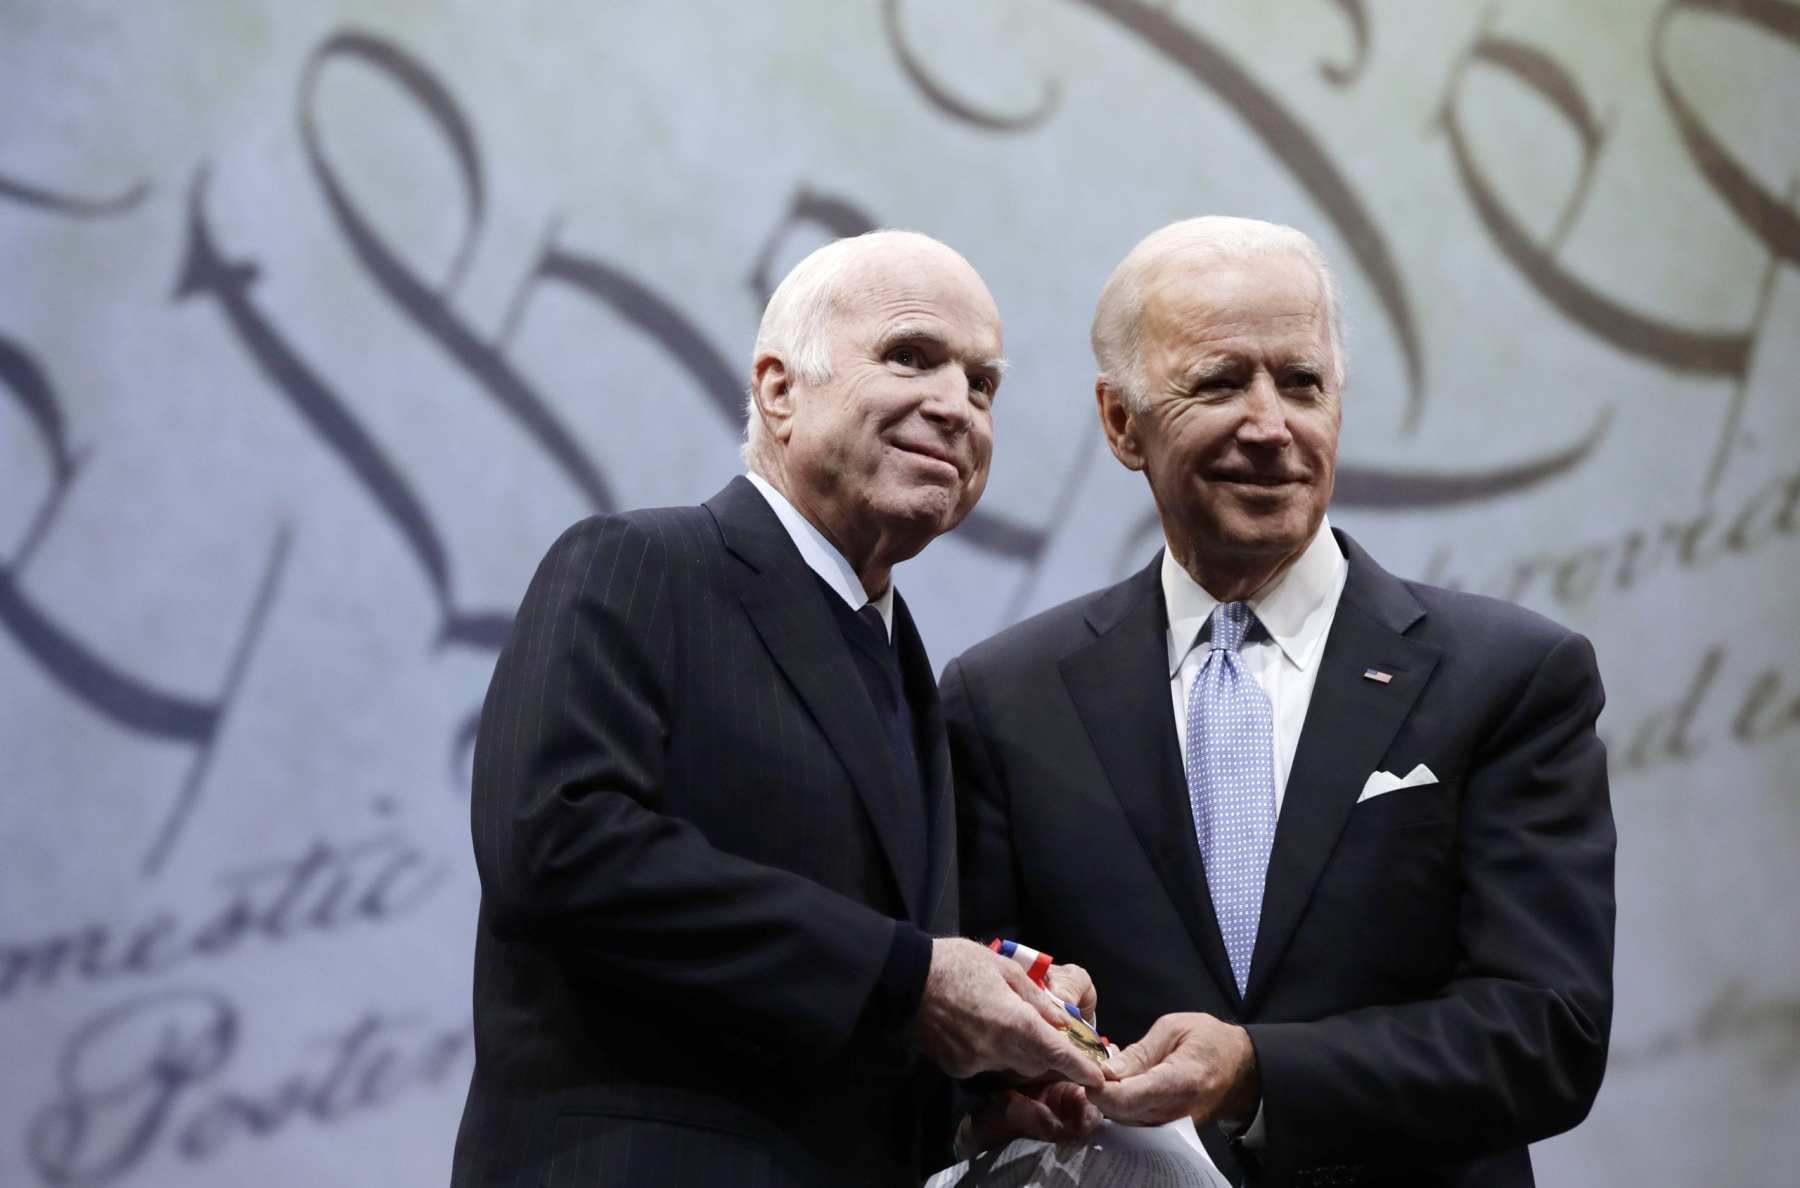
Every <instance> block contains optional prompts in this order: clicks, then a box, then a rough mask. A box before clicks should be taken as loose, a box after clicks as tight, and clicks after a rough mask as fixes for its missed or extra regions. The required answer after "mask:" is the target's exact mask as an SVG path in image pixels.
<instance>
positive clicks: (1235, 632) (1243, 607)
mask: <svg viewBox="0 0 1800 1188" xmlns="http://www.w3.org/2000/svg"><path fill="white" fill-rule="evenodd" d="M1255 622H1256V615H1255V614H1254V613H1253V612H1252V611H1251V610H1250V604H1249V603H1248V602H1221V603H1220V604H1219V605H1218V606H1216V607H1214V608H1213V613H1212V646H1213V648H1214V649H1215V650H1217V651H1222V652H1235V651H1237V650H1238V649H1239V648H1240V647H1242V646H1243V644H1244V637H1245V636H1246V635H1248V634H1249V633H1250V628H1251V626H1252V625H1253V624H1255Z"/></svg>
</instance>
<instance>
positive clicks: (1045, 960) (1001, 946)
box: [988, 937, 1051, 990]
mask: <svg viewBox="0 0 1800 1188" xmlns="http://www.w3.org/2000/svg"><path fill="white" fill-rule="evenodd" d="M988 948H990V949H992V950H993V951H994V952H996V953H998V954H1000V956H1002V957H1009V958H1011V959H1012V960H1014V961H1016V962H1018V963H1019V965H1020V966H1022V967H1023V968H1024V970H1025V976H1026V977H1028V978H1030V979H1031V980H1032V981H1033V982H1035V983H1037V984H1038V985H1039V986H1042V987H1043V988H1044V989H1046V990H1048V989H1049V988H1050V987H1049V986H1047V985H1045V983H1044V977H1045V975H1047V974H1048V973H1049V972H1050V960H1051V958H1050V954H1048V953H1040V952H1038V951H1037V950H1036V949H1034V948H1032V947H1031V946H1030V945H1022V944H1020V943H1019V942H1018V941H1009V940H1004V939H1002V938H1000V937H995V938H994V939H993V940H992V941H990V942H988Z"/></svg>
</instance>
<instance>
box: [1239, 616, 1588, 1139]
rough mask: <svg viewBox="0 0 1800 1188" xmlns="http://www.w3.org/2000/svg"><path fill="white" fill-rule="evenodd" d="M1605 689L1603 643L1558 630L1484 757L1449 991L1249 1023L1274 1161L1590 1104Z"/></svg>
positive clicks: (1533, 1128)
mask: <svg viewBox="0 0 1800 1188" xmlns="http://www.w3.org/2000/svg"><path fill="white" fill-rule="evenodd" d="M1426 696H1427V697H1429V696H1430V691H1429V690H1427V692H1426ZM1603 700H1604V695H1603V693H1602V691H1601V686H1600V677H1599V673H1598V671H1597V669H1596V667H1595V663H1594V654H1593V649H1592V648H1591V646H1590V645H1589V644H1588V642H1587V640H1586V639H1584V638H1582V637H1581V636H1579V635H1572V634H1570V635H1564V636H1562V637H1561V638H1560V639H1559V640H1558V641H1557V642H1556V643H1555V644H1553V645H1552V646H1551V647H1550V648H1549V650H1548V652H1547V653H1546V655H1545V656H1544V658H1543V660H1542V661H1541V662H1540V664H1539V665H1538V667H1537V670H1536V672H1535V673H1534V674H1533V675H1532V676H1531V678H1530V679H1529V681H1528V682H1527V683H1526V684H1525V686H1524V687H1523V688H1522V689H1520V690H1518V691H1517V694H1516V700H1515V701H1514V702H1513V705H1512V708H1511V710H1510V711H1509V712H1507V713H1505V714H1504V715H1503V717H1502V718H1501V724H1500V725H1499V727H1498V728H1497V729H1496V730H1495V731H1494V732H1493V734H1492V735H1491V737H1490V739H1489V741H1488V743H1487V744H1486V745H1485V746H1484V747H1483V748H1482V749H1481V751H1480V753H1479V754H1478V755H1477V756H1476V757H1475V759H1474V761H1473V764H1472V766H1471V768H1470V770H1469V774H1468V777H1467V782H1466V786H1465V788H1464V792H1463V798H1462V808H1461V818H1460V824H1459V842H1458V844H1459V848H1460V859H1459V861H1460V870H1461V872H1462V882H1463V886H1462V896H1461V902H1460V914H1459V917H1458V920H1457V935H1458V940H1459V946H1458V947H1459V953H1460V962H1459V965H1458V967H1457V968H1456V970H1455V974H1454V976H1453V977H1452V979H1451V980H1450V981H1449V982H1448V983H1447V984H1446V985H1445V986H1444V987H1443V989H1442V991H1441V993H1440V994H1438V995H1437V996H1436V997H1434V998H1431V999H1428V1000H1425V1001H1420V1002H1411V1003H1406V1004H1401V1005H1395V1006H1382V1007H1369V1008H1366V1009H1361V1010H1357V1011H1353V1012H1349V1013H1346V1014H1342V1015H1337V1016H1333V1017H1330V1018H1325V1019H1320V1020H1318V1021H1315V1022H1304V1023H1270V1024H1252V1025H1250V1027H1249V1028H1248V1030H1249V1033H1250V1037H1251V1040H1252V1041H1253V1043H1254V1044H1255V1047H1256V1056H1257V1061H1258V1064H1259V1066H1260V1069H1261V1074H1262V1087H1263V1103H1264V1109H1265V1111H1266V1112H1265V1119H1266V1124H1267V1145H1266V1152H1265V1155H1266V1159H1265V1162H1266V1163H1267V1164H1268V1165H1269V1166H1270V1169H1271V1170H1272V1171H1274V1170H1276V1169H1278V1168H1279V1167H1287V1168H1292V1167H1296V1166H1306V1165H1314V1164H1321V1163H1332V1162H1347V1163H1355V1162H1363V1161H1375V1162H1383V1163H1385V1162H1391V1161H1392V1162H1406V1163H1431V1162H1435V1161H1437V1160H1439V1159H1466V1158H1468V1157H1469V1156H1470V1154H1471V1153H1474V1152H1481V1151H1489V1150H1497V1149H1501V1148H1506V1147H1516V1146H1518V1145H1520V1144H1522V1143H1525V1142H1530V1141H1535V1140H1537V1139H1541V1138H1544V1137H1547V1136H1549V1135H1551V1134H1555V1133H1558V1132H1560V1131H1563V1130H1566V1129H1568V1128H1569V1127H1571V1126H1573V1125H1575V1124H1576V1123H1577V1122H1579V1121H1580V1120H1581V1119H1582V1118H1583V1117H1585V1116H1586V1114H1587V1111H1588V1108H1589V1106H1590V1105H1591V1104H1592V1102H1593V1099H1594V1095H1595V1093H1596V1092H1597V1091H1598V1089H1599V1086H1600V1079H1601V1075H1602V1072H1603V1071H1604V1068H1605V1064H1606V1044H1607V1034H1608V1028H1609V1025H1610V1021H1611V1013H1612V942H1613V914H1614V909H1613V849H1614V840H1615V839H1614V832H1613V822H1612V810H1611V807H1610V804H1609V799H1608V793H1607V780H1606V757H1605V751H1604V748H1603V746H1602V744H1601V742H1600V740H1599V739H1598V737H1596V735H1595V733H1594V722H1595V719H1596V717H1597V716H1598V715H1599V712H1600V708H1601V704H1602V702H1603Z"/></svg>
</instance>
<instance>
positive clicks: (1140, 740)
mask: <svg viewBox="0 0 1800 1188" xmlns="http://www.w3.org/2000/svg"><path fill="white" fill-rule="evenodd" d="M1340 324H1341V323H1340V320H1339V314H1338V310H1337V299H1336V292H1335V285H1334V283H1333V281H1332V279H1331V275H1330V272H1329V270H1328V269H1327V267H1326V266H1325V262H1324V259H1323V257H1322V255H1321V254H1320V253H1319V251H1318V249H1317V247H1315V246H1314V245H1313V244H1312V242H1311V241H1310V240H1308V239H1306V238H1305V237H1304V236H1303V235H1301V234H1300V233H1299V232H1296V231H1293V230H1291V229H1289V228H1284V227H1275V226H1272V225H1269V224H1265V223H1257V222H1252V221H1250V220H1240V219H1223V218H1208V219H1196V220H1190V221H1188V222H1185V223H1177V224H1175V225H1173V226H1171V227H1168V228H1164V229H1163V230H1162V231H1159V232H1157V233H1155V234H1153V235H1151V236H1150V237H1148V238H1147V239H1145V240H1144V241H1143V243H1141V244H1139V245H1138V247H1137V248H1136V249H1134V250H1133V252H1132V253H1131V254H1130V255H1129V256H1128V257H1127V258H1126V259H1125V261H1124V262H1123V263H1121V264H1120V266H1119V268H1118V269H1117V270H1116V271H1115V272H1114V274H1113V277H1112V278H1111V280H1110V281H1109V282H1108V284H1107V286H1106V289H1105V291H1104V293H1103V295H1102V297H1101V299H1100V304H1099V309H1098V312H1097V314H1096V316H1095V321H1094V346H1095V352H1096V355H1097V357H1098V360H1099V365H1100V376H1099V379H1098V382H1097V384H1096V395H1097V398H1098V402H1099V411H1100V417H1101V421H1102V424H1103V427H1104V429H1105V432H1106V436H1107V440H1108V442H1109V443H1110V445H1111V447H1112V450H1113V453H1114V454H1115V455H1116V456H1117V457H1118V459H1119V460H1120V462H1122V463H1123V464H1124V465H1126V466H1127V467H1130V468H1131V469H1133V470H1138V471H1142V472H1144V474H1145V475H1146V477H1147V478H1148V480H1149V484H1150V489H1151V492H1152V495H1153V497H1154V499H1155V503H1156V507H1157V510H1158V512H1159V514H1160V518H1161V521H1162V527H1163V532H1164V536H1165V539H1166V543H1167V546H1168V547H1167V549H1166V550H1165V551H1164V552H1163V553H1162V554H1161V555H1160V556H1159V557H1158V558H1156V559H1155V560H1153V561H1152V562H1151V564H1150V565H1149V566H1147V567H1146V568H1145V569H1144V570H1142V571H1141V572H1139V573H1138V574H1136V575H1135V576H1133V577H1130V578H1128V579H1126V580H1125V581H1123V582H1121V583H1119V584H1118V585H1116V586H1113V587H1111V588H1109V589H1105V590H1101V591H1098V592H1097V593H1094V594H1090V595H1088V596H1086V597H1084V598H1080V599H1077V600H1075V601H1073V602H1070V603H1067V604H1065V605H1063V606H1060V607H1057V608H1055V609H1053V610H1050V611H1048V612H1045V613H1044V614H1042V615H1039V616H1037V617H1036V618H1033V619H1031V620H1029V621H1027V622H1025V623H1022V624H1019V625H1018V626H1016V627H1014V628H1012V629H1010V630H1008V631H1005V632H1003V633H1001V634H1000V635H999V636H996V637H995V638H993V639H991V640H989V641H987V642H986V643H983V644H981V645H979V646H978V647H975V648H973V649H971V650H970V651H969V652H968V653H967V654H966V655H964V656H962V657H960V658H958V659H957V660H955V661H954V662H952V663H951V664H950V666H949V668H948V669H947V671H946V673H945V676H944V680H943V684H942V692H943V698H944V709H945V716H946V720H947V723H948V727H949V732H950V740H951V752H952V757H953V765H954V768H955V773H956V785H957V800H958V815H959V829H960V834H961V853H962V859H961V864H962V872H961V873H962V883H963V923H964V926H965V927H966V928H968V929H969V930H970V931H971V933H972V934H974V935H981V934H984V933H988V932H996V933H1004V934H1006V935H1009V936H1013V937H1017V938H1018V939H1020V940H1022V941H1024V942H1026V943H1028V944H1031V945H1034V946H1037V947H1039V948H1042V949H1044V950H1046V951H1049V952H1053V953H1055V954H1057V955H1058V956H1059V957H1063V958H1068V959H1071V960H1074V961H1078V962H1080V963H1081V964H1082V965H1083V966H1084V967H1085V968H1086V969H1087V970H1088V972H1089V973H1090V974H1091V975H1092V976H1093V979H1094V982H1095V984H1096V985H1097V986H1098V987H1099V989H1100V991H1101V999H1102V1003H1103V1006H1104V1008H1105V1009H1104V1019H1105V1024H1106V1030H1108V1031H1109V1032H1110V1033H1111V1035H1112V1036H1113V1037H1114V1038H1115V1039H1119V1040H1128V1039H1139V1042H1138V1043H1137V1044H1135V1045H1133V1046H1132V1047H1130V1048H1128V1049H1127V1050H1126V1051H1125V1052H1124V1053H1123V1054H1122V1056H1121V1057H1120V1058H1119V1059H1118V1060H1116V1061H1115V1062H1114V1065H1113V1066H1114V1068H1115V1069H1117V1070H1118V1071H1119V1072H1120V1073H1121V1074H1123V1079H1122V1080H1120V1081H1118V1082H1117V1083H1114V1084H1108V1085H1106V1086H1105V1087H1104V1088H1102V1089H1101V1090H1099V1091H1097V1092H1092V1093H1090V1094H1089V1097H1090V1098H1091V1099H1092V1100H1093V1102H1094V1103H1096V1104H1098V1105H1099V1107H1100V1108H1101V1110H1102V1111H1103V1112H1105V1113H1107V1114H1108V1115H1110V1116H1112V1117H1115V1118H1118V1119H1123V1120H1130V1121H1139V1122H1163V1121H1168V1120H1171V1119H1174V1118H1179V1117H1182V1116H1184V1115H1188V1116H1192V1117H1193V1118H1194V1119H1195V1121H1196V1122H1197V1123H1199V1124H1200V1129H1201V1132H1202V1138H1203V1139H1204V1140H1206V1141H1207V1145H1208V1147H1209V1149H1210V1150H1212V1151H1214V1153H1215V1157H1216V1158H1217V1160H1218V1161H1219V1162H1220V1163H1221V1164H1222V1165H1223V1166H1225V1167H1226V1168H1227V1169H1228V1170H1229V1171H1230V1172H1231V1174H1233V1175H1234V1176H1239V1177H1245V1176H1247V1177H1248V1179H1249V1180H1250V1182H1252V1183H1256V1184H1271V1185H1310V1184H1350V1183H1365V1184H1377V1183H1379V1184H1406V1185H1426V1184H1431V1185H1437V1184H1454V1185H1530V1184H1531V1183H1532V1173H1531V1164H1530V1160H1529V1158H1528V1156H1527V1153H1526V1149H1525V1147H1526V1144H1527V1143H1529V1142H1532V1141H1534V1140H1537V1139H1541V1138H1545V1137H1547V1136H1549V1135H1552V1134H1555V1133H1557V1132H1559V1131H1562V1130H1565V1129H1567V1128H1569V1127H1571V1126H1573V1125H1575V1124H1576V1123H1577V1122H1579V1121H1580V1120H1581V1119H1582V1118H1583V1117H1584V1116H1585V1115H1586V1113H1587V1110H1588V1108H1589V1106H1590V1105H1591V1103H1592V1101H1593V1098H1594V1094H1595V1093H1596V1092H1597V1091H1598V1089H1599V1085H1600V1079H1601V1075H1602V1072H1603V1069H1604V1066H1605V1060H1606V1043H1607V1033H1608V1027H1609V1024H1610V1016H1611V1006H1612V986H1611V967H1612V939H1613V886H1612V874H1613V849H1614V833H1613V823H1612V816H1611V809H1610V807H1609V803H1608V794H1607V782H1606V764H1605V756H1604V752H1603V749H1602V746H1601V744H1600V742H1599V740H1598V739H1597V738H1596V736H1595V733H1594V721H1595V718H1596V716H1597V715H1598V714H1599V712H1600V707H1601V702H1602V693H1601V687H1600V680H1599V676H1598V674H1597V671H1596V669H1595V663H1594V656H1593V651H1592V649H1591V648H1590V646H1589V644H1588V642H1587V641H1586V640H1585V639H1583V638H1582V637H1581V636H1579V635H1575V634H1573V633H1571V632H1569V631H1566V630H1565V629H1563V628H1561V627H1559V626H1557V625H1556V624H1554V623H1551V622H1549V621H1547V620H1545V619H1543V618H1540V617H1539V616H1537V615H1534V614H1531V613H1529V612H1527V611H1524V610H1521V609H1519V608H1517V607H1513V606H1510V605H1507V604H1505V603H1501V602H1496V601H1493V600H1490V599H1484V598H1478V597H1475V596H1472V595H1467V594H1461V593H1456V592H1452V591H1449V590H1440V589H1434V588H1432V587H1428V586H1423V585H1419V584H1416V583H1413V582H1406V581H1401V580H1400V579H1397V578H1395V577H1393V576H1391V575H1389V574H1388V573H1387V572H1385V571H1384V570H1383V569H1382V568H1381V567H1380V566H1379V565H1377V564H1376V563H1375V562H1374V561H1373V560H1371V559H1370V557H1369V556H1368V554H1367V553H1365V552H1363V550H1362V549H1360V548H1359V547H1357V545H1356V544H1355V542H1354V541H1352V540H1351V539H1350V538H1349V537H1347V536H1345V535H1343V534H1342V533H1339V532H1334V531H1333V530H1332V529H1331V528H1330V526H1329V524H1328V523H1327V522H1326V517H1325V509H1326V504H1327V503H1328V501H1329V500H1330V497H1331V490H1332V477H1333V473H1334V465H1335V459H1336V453H1337V441H1338V428H1339V424H1340V417H1341V406H1340V403H1339V396H1340V393H1341V391H1342V388H1343V381H1344V353H1343V347H1342V338H1341V333H1340V331H1339V326H1340ZM1139 1037H1142V1038H1141V1039H1140V1038H1139ZM1222 1135H1228V1136H1231V1137H1232V1139H1233V1140H1234V1141H1232V1142H1231V1143H1230V1144H1229V1147H1228V1146H1227V1143H1226V1142H1225V1141H1223V1139H1222V1137H1221V1136H1222Z"/></svg>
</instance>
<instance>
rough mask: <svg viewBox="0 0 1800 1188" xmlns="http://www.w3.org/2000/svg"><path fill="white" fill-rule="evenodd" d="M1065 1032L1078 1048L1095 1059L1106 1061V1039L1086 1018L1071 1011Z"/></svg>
mask: <svg viewBox="0 0 1800 1188" xmlns="http://www.w3.org/2000/svg"><path fill="white" fill-rule="evenodd" d="M1063 1034H1064V1035H1066V1036H1068V1037H1069V1042H1070V1043H1072V1044H1074V1045H1075V1046H1076V1047H1077V1048H1080V1049H1081V1050H1082V1051H1083V1052H1086V1053H1087V1054H1088V1055H1089V1056H1092V1057H1093V1058H1094V1059H1095V1060H1098V1061H1100V1062H1101V1063H1105V1062H1106V1059H1107V1054H1106V1041H1105V1039H1104V1038H1103V1037H1102V1036H1101V1035H1100V1033H1099V1032H1097V1031H1095V1030H1094V1029H1093V1028H1092V1027H1091V1026H1089V1025H1088V1021H1087V1020H1086V1019H1083V1018H1081V1017H1080V1016H1078V1015H1076V1014H1074V1013H1073V1012H1071V1013H1070V1015H1069V1025H1068V1026H1067V1027H1065V1028H1064V1029H1063Z"/></svg>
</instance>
